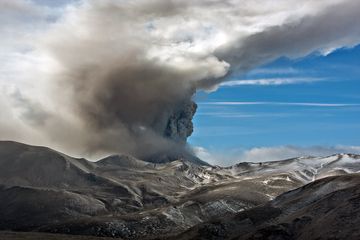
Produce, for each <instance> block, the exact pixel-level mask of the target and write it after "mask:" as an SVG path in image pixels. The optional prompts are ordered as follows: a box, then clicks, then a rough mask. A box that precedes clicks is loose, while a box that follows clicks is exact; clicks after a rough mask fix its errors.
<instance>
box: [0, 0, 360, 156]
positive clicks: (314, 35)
mask: <svg viewBox="0 0 360 240" xmlns="http://www.w3.org/2000/svg"><path fill="white" fill-rule="evenodd" d="M1 4H2V6H4V8H0V9H2V10H0V11H6V14H7V16H8V17H6V18H1V19H0V20H1V24H3V25H4V24H5V25H4V26H7V28H3V29H8V30H9V29H13V30H15V31H12V30H11V31H8V30H5V31H3V30H1V31H2V32H1V34H2V35H3V36H4V37H3V39H8V41H6V44H5V42H4V44H2V48H4V51H2V55H1V56H0V57H1V60H2V61H3V62H8V64H6V66H2V67H1V68H0V84H1V85H2V87H4V88H6V89H7V90H6V91H7V92H9V90H8V89H10V90H11V89H14V88H15V89H18V93H17V95H11V94H8V95H6V96H8V97H7V98H5V102H3V103H2V104H4V105H7V107H6V109H8V110H7V114H8V119H10V116H12V118H15V119H16V121H20V122H21V123H22V124H21V125H19V126H21V127H19V128H17V129H14V134H13V136H14V137H13V138H14V140H18V139H19V138H17V137H16V136H18V135H25V136H27V137H25V138H26V140H27V142H34V141H35V142H37V143H42V144H45V145H49V146H52V147H54V146H55V147H57V148H59V149H60V150H65V151H66V152H69V153H72V154H76V155H79V154H83V153H88V154H89V153H91V154H98V153H110V152H111V153H113V152H125V153H130V154H134V155H136V156H139V157H144V156H146V155H149V154H150V155H151V154H154V153H156V152H158V151H162V150H164V149H162V148H167V149H171V150H173V149H177V146H181V147H180V149H181V148H183V147H184V144H185V141H186V138H187V137H188V136H189V135H190V134H191V132H192V123H191V118H192V115H193V114H194V113H195V110H196V106H195V105H194V103H192V100H191V99H192V95H193V94H194V93H195V91H196V90H198V89H205V90H214V89H216V88H217V86H218V84H219V83H221V82H224V81H226V80H227V76H229V75H231V73H232V72H236V71H247V70H251V69H252V68H254V67H256V66H258V65H260V64H263V63H265V62H268V61H271V60H273V59H275V58H277V57H280V56H287V57H293V58H296V57H302V56H305V55H307V54H309V53H311V52H313V51H319V52H321V53H324V54H327V53H328V52H330V51H332V50H334V49H336V48H339V47H351V46H353V45H355V44H357V43H359V42H360V27H359V26H360V24H356V23H359V20H360V16H359V14H358V11H357V9H359V7H360V2H358V1H352V0H341V1H340V0H319V1H310V0H304V1H295V0H286V1H285V0H278V1H273V0H266V1H246V2H244V1H238V0H225V1H213V0H203V1H180V0H172V1H168V0H155V1H145V0H135V1H114V0H111V1H110V0H102V1H95V0H87V1H85V0H84V1H82V2H76V3H75V4H72V5H68V6H65V7H61V8H57V9H53V8H50V7H44V6H42V5H39V4H36V3H35V2H32V1H24V0H16V1H10V0H4V1H2V2H1ZM4 9H5V10H4ZM24 13H25V14H24ZM24 16H29V17H24ZM9 26H11V27H9ZM11 39H16V40H17V42H16V44H13V43H11V41H10V40H11ZM11 91H12V90H11ZM11 91H10V92H11ZM14 99H15V100H14ZM20 105H23V106H22V107H21V106H20ZM40 106H41V107H40ZM35 109H41V111H39V110H35ZM0 123H1V125H0V133H3V132H5V125H4V124H3V123H2V122H0ZM6 131H7V132H8V130H6ZM34 132H36V134H34ZM20 133H21V134H20ZM4 136H9V134H6V135H5V134H1V137H2V138H4ZM21 139H23V138H21ZM159 148H160V149H159ZM179 151H181V150H179Z"/></svg>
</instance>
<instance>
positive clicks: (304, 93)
mask: <svg viewBox="0 0 360 240" xmlns="http://www.w3.org/2000/svg"><path fill="white" fill-rule="evenodd" d="M359 66H360V46H356V47H354V48H350V49H339V50H336V51H335V52H332V53H331V54H329V55H326V56H323V55H320V54H316V53H314V54H311V55H310V56H307V57H304V58H302V59H296V60H291V59H288V58H280V59H277V60H276V61H274V62H271V63H269V64H266V65H264V66H261V67H259V68H257V69H255V70H253V71H251V72H249V73H246V74H243V75H238V76H232V77H231V80H235V79H236V80H251V81H252V83H253V84H248V85H241V84H239V85H236V86H222V87H220V88H219V89H218V90H217V91H215V92H212V93H209V94H207V93H204V92H202V93H199V94H198V95H197V96H196V98H195V99H196V101H197V103H198V104H199V107H198V112H197V114H196V115H195V119H194V124H195V131H194V133H193V135H192V136H191V138H190V143H191V144H193V145H196V146H202V147H204V148H206V149H210V150H211V149H222V150H223V151H226V150H231V149H239V148H241V149H249V148H253V147H274V146H279V145H293V146H301V147H309V146H337V145H353V146H356V145H358V144H359V142H360V122H359V119H360V68H359ZM256 79H263V80H264V82H266V81H269V79H278V80H279V81H280V83H278V84H277V85H272V84H271V83H270V84H269V85H261V84H259V83H258V82H256V81H254V80H256ZM282 79H283V80H284V79H285V80H286V79H295V82H293V83H290V84H289V83H288V84H286V83H281V80H282ZM297 79H300V80H302V81H299V82H296V80H297ZM306 80H308V81H306ZM251 81H250V83H251ZM270 81H271V80H270ZM228 102H235V103H232V104H229V103H228ZM237 102H243V103H241V104H239V105H237V104H238V103H237ZM302 103H311V104H302Z"/></svg>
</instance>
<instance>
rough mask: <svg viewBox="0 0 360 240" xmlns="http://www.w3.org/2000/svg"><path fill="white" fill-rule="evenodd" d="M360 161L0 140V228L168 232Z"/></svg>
mask: <svg viewBox="0 0 360 240" xmlns="http://www.w3.org/2000/svg"><path fill="white" fill-rule="evenodd" d="M359 162H360V157H359V156H357V155H350V154H340V155H334V156H329V157H325V158H314V157H307V158H294V159H288V160H284V161H278V162H267V163H240V164H237V165H234V166H231V167H227V168H222V167H218V166H204V165H197V164H194V163H191V162H187V161H185V160H177V161H173V162H170V163H161V164H155V163H150V162H144V161H141V160H139V159H135V158H133V157H130V156H118V155H114V156H109V157H107V158H104V159H101V160H99V161H97V162H89V161H87V160H85V159H76V158H72V157H69V156H67V155H65V154H62V153H59V152H57V151H54V150H52V149H49V148H45V147H36V146H29V145H25V144H21V143H15V142H0V212H1V213H2V214H1V215H0V230H21V231H42V232H52V233H70V234H78V235H94V236H110V237H122V238H124V239H139V238H143V239H145V238H155V237H159V236H161V237H168V236H173V235H176V234H180V233H181V232H184V231H186V230H188V229H189V228H191V227H194V226H196V225H198V226H201V224H203V223H204V222H207V221H209V220H212V219H214V218H218V217H222V216H228V215H233V214H238V213H240V212H246V210H248V209H254V207H256V206H262V205H264V204H267V202H268V201H269V200H272V199H274V198H275V197H277V196H278V195H280V194H282V193H284V192H287V191H289V190H292V189H295V188H298V187H301V186H303V185H304V184H307V183H310V182H312V181H314V180H316V179H321V178H324V177H328V176H335V175H342V174H349V173H356V172H358V171H360V164H359ZM345 185H346V184H345ZM277 199H278V198H277ZM274 201H276V200H274ZM199 224H200V225H199Z"/></svg>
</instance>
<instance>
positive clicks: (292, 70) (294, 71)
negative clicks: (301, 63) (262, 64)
mask: <svg viewBox="0 0 360 240" xmlns="http://www.w3.org/2000/svg"><path fill="white" fill-rule="evenodd" d="M299 72H300V71H299V69H296V68H293V67H288V68H257V69H254V70H251V71H250V72H249V74H270V75H284V74H297V73H299Z"/></svg>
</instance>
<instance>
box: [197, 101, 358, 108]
mask: <svg viewBox="0 0 360 240" xmlns="http://www.w3.org/2000/svg"><path fill="white" fill-rule="evenodd" d="M199 105H224V106H237V105H240V106H241V105H274V106H276V105H278V106H299V107H358V106H360V104H357V103H316V102H200V103H199Z"/></svg>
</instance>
